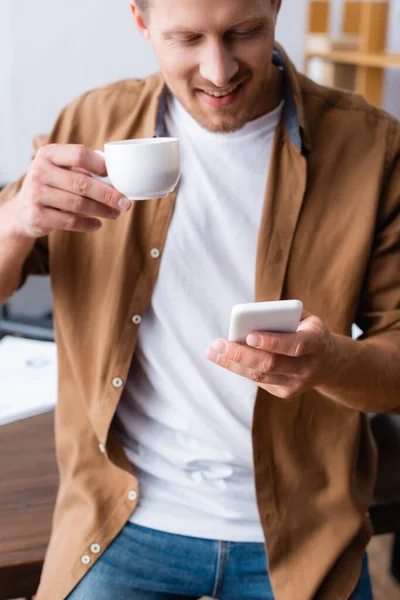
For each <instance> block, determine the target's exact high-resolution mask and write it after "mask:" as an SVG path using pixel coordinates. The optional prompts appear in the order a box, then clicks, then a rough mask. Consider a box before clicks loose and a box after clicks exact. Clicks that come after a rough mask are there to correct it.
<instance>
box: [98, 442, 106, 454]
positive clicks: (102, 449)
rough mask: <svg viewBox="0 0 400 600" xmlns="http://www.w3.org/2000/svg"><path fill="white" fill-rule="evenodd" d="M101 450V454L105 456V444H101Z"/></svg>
mask: <svg viewBox="0 0 400 600" xmlns="http://www.w3.org/2000/svg"><path fill="white" fill-rule="evenodd" d="M99 450H100V452H102V453H103V454H105V452H106V449H105V447H104V444H99Z"/></svg>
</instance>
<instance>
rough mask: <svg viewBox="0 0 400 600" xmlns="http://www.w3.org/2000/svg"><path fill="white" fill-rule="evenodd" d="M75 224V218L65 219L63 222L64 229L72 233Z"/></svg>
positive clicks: (76, 220) (76, 221)
mask: <svg viewBox="0 0 400 600" xmlns="http://www.w3.org/2000/svg"><path fill="white" fill-rule="evenodd" d="M77 223H78V219H77V218H76V217H73V216H71V217H67V218H66V220H65V224H64V229H66V230H67V231H72V230H73V229H76V226H77Z"/></svg>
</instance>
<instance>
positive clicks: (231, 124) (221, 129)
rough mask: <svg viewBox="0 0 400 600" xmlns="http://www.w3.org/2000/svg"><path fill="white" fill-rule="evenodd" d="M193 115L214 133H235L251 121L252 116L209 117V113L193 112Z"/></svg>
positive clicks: (202, 125) (200, 123)
mask: <svg viewBox="0 0 400 600" xmlns="http://www.w3.org/2000/svg"><path fill="white" fill-rule="evenodd" d="M192 117H193V118H194V119H195V120H196V121H197V122H198V123H199V125H201V127H203V128H204V129H207V130H208V131H212V132H213V133H233V132H234V131H238V130H239V129H242V127H244V126H245V125H246V123H248V122H249V121H251V117H249V115H241V116H240V115H237V114H236V115H221V117H217V116H215V115H214V116H212V117H207V115H204V113H203V114H201V115H200V114H196V113H194V114H193V113H192Z"/></svg>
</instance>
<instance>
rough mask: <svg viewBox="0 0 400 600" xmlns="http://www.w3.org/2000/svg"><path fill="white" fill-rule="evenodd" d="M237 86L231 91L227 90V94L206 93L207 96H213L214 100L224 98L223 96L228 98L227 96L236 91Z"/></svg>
mask: <svg viewBox="0 0 400 600" xmlns="http://www.w3.org/2000/svg"><path fill="white" fill-rule="evenodd" d="M237 87H238V86H236V87H234V88H232V89H231V90H229V91H228V92H206V93H207V94H208V95H209V96H214V98H225V96H229V94H232V92H234V91H235V90H236V88H237Z"/></svg>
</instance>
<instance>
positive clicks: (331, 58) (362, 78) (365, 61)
mask: <svg viewBox="0 0 400 600" xmlns="http://www.w3.org/2000/svg"><path fill="white" fill-rule="evenodd" d="M331 9H332V0H309V21H308V34H309V36H311V37H312V36H313V35H314V36H315V34H322V35H325V36H329V32H330V15H331ZM388 19H389V0H343V20H342V27H341V35H342V36H343V35H344V36H345V35H348V34H352V35H355V36H357V38H358V47H357V49H354V48H352V49H350V48H348V49H346V50H345V49H342V48H331V49H328V48H326V49H324V48H323V47H321V48H318V47H316V48H312V47H309V48H307V44H306V52H305V70H306V73H307V72H308V70H309V67H310V65H311V64H312V61H311V59H312V58H320V59H323V60H324V61H326V63H327V65H326V68H325V69H324V73H326V74H328V75H329V77H328V81H329V78H330V79H331V81H332V85H333V86H336V87H345V89H349V90H353V91H356V92H358V93H359V94H362V95H363V96H365V98H366V99H367V100H368V101H369V102H371V103H372V104H375V105H376V106H381V105H382V101H383V97H384V95H383V89H384V82H385V78H384V74H385V69H400V54H391V53H389V52H386V50H385V48H386V41H387V28H388ZM309 39H310V38H309ZM308 45H309V44H308ZM346 72H347V73H346ZM340 81H342V82H343V86H341V85H340ZM338 82H339V83H338ZM328 85H329V83H328Z"/></svg>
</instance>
